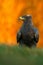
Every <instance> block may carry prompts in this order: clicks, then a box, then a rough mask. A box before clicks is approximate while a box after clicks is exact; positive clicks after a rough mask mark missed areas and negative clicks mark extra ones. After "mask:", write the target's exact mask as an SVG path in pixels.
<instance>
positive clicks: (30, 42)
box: [17, 15, 39, 47]
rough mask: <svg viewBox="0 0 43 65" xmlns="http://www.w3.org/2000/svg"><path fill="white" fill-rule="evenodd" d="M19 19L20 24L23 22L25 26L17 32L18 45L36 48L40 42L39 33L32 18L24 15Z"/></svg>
mask: <svg viewBox="0 0 43 65" xmlns="http://www.w3.org/2000/svg"><path fill="white" fill-rule="evenodd" d="M18 19H19V22H20V21H23V24H22V26H21V28H20V30H19V31H18V32H17V43H19V45H20V46H22V45H25V46H28V47H33V46H34V47H36V45H37V43H38V41H39V31H38V29H37V28H36V27H35V26H34V25H33V22H32V16H31V15H23V16H20V17H19V18H18Z"/></svg>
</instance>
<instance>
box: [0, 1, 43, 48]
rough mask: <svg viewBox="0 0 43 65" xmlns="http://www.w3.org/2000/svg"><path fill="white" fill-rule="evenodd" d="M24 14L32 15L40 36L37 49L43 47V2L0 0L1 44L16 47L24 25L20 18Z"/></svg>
mask: <svg viewBox="0 0 43 65" xmlns="http://www.w3.org/2000/svg"><path fill="white" fill-rule="evenodd" d="M24 14H31V15H32V21H33V23H34V25H35V26H36V27H37V28H38V30H39V34H40V38H39V42H38V44H37V47H43V0H0V43H3V44H5V43H6V44H8V45H15V43H16V34H17V31H18V30H19V28H20V27H21V25H22V22H21V23H18V17H19V16H21V15H24ZM16 44H17V43H16Z"/></svg>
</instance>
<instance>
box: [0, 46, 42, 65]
mask: <svg viewBox="0 0 43 65" xmlns="http://www.w3.org/2000/svg"><path fill="white" fill-rule="evenodd" d="M0 65H43V49H42V48H28V47H19V46H7V45H0Z"/></svg>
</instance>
